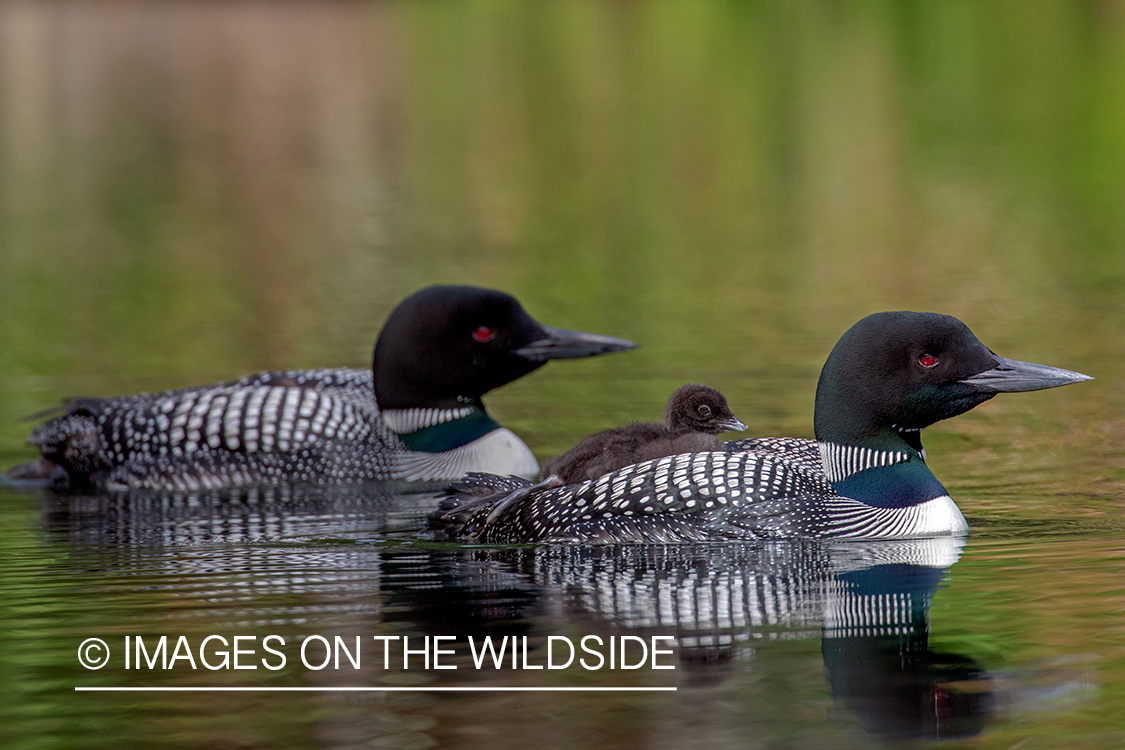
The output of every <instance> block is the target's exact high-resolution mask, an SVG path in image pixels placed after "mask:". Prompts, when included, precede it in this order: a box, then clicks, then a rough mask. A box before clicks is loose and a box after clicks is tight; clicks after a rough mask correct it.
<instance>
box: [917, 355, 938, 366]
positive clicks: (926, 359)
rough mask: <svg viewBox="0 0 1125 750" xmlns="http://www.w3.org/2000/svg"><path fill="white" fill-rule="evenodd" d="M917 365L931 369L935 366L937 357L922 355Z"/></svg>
mask: <svg viewBox="0 0 1125 750" xmlns="http://www.w3.org/2000/svg"><path fill="white" fill-rule="evenodd" d="M918 364H920V365H922V367H933V366H934V365H936V364H937V357H935V356H934V355H932V354H923V355H922V356H921V357H919V358H918Z"/></svg>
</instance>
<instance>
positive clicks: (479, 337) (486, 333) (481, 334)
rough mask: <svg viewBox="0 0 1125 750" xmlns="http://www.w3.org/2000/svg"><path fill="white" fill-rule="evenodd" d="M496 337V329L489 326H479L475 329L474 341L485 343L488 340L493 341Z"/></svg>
mask: <svg viewBox="0 0 1125 750" xmlns="http://www.w3.org/2000/svg"><path fill="white" fill-rule="evenodd" d="M494 338H496V331H494V330H492V329H491V328H489V327H488V326H477V329H476V330H475V331H473V341H479V342H480V343H482V344H483V343H484V342H486V341H492V339H494Z"/></svg>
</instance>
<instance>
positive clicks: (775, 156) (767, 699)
mask: <svg viewBox="0 0 1125 750" xmlns="http://www.w3.org/2000/svg"><path fill="white" fill-rule="evenodd" d="M0 35H2V39H0V95H2V105H0V351H2V352H3V356H0V466H3V467H7V466H10V465H12V464H14V463H16V462H18V461H22V460H26V459H28V458H30V457H31V456H32V455H33V452H32V450H31V449H30V448H29V447H27V446H26V445H25V443H24V441H25V439H26V436H27V433H28V431H29V429H30V427H31V425H30V424H29V423H26V422H20V421H19V420H20V419H21V418H23V417H24V416H26V415H28V414H31V413H33V412H36V411H38V410H40V409H43V408H46V407H49V406H52V405H54V404H57V403H59V401H60V400H61V399H63V398H66V397H69V396H99V395H112V394H118V393H128V392H133V391H141V390H148V391H152V390H161V389H165V388H172V387H179V386H187V385H193V384H199V383H206V382H210V381H215V380H221V379H227V378H233V377H237V376H239V375H242V374H245V373H248V372H253V371H257V370H262V369H270V368H292V367H320V366H333V365H348V366H366V365H367V363H368V360H369V357H370V352H371V346H372V342H373V341H374V338H375V335H376V333H377V331H378V327H379V325H380V323H381V321H382V320H383V318H384V317H385V316H386V314H387V313H388V312H389V311H390V309H391V308H392V307H393V306H394V304H395V303H396V302H397V301H398V300H399V299H401V298H402V297H403V296H405V295H406V294H408V293H410V292H411V291H413V290H415V289H417V288H418V287H420V286H422V285H424V284H428V283H438V282H462V283H475V284H481V285H486V286H493V287H498V288H503V289H505V290H508V291H510V292H512V293H514V294H516V295H517V296H518V297H519V298H520V299H521V300H523V301H524V303H525V304H526V306H527V307H528V309H529V310H530V311H531V313H532V314H533V315H535V316H536V317H538V318H539V319H540V320H542V321H544V322H546V323H548V324H551V325H557V326H563V327H570V328H578V329H584V330H591V331H599V332H603V333H606V334H611V335H616V336H622V337H626V338H630V339H632V340H635V341H637V342H638V343H639V344H641V348H640V349H638V350H637V351H634V352H629V353H627V354H623V355H619V356H612V357H604V358H598V359H593V360H588V361H582V362H556V363H552V364H550V365H548V366H547V367H545V368H544V369H543V370H541V371H539V372H536V373H534V374H533V375H531V376H529V377H527V378H525V379H523V380H521V381H519V382H517V383H514V384H512V385H510V386H508V387H505V388H504V389H502V390H500V391H498V392H496V393H494V394H491V395H490V397H489V398H488V399H487V401H488V404H489V406H490V407H491V409H492V411H493V413H494V415H495V416H496V417H497V419H498V420H499V421H500V422H501V423H503V424H504V425H505V426H508V427H510V428H512V429H514V430H515V431H516V432H518V433H519V434H520V435H521V436H523V437H524V439H525V440H526V441H527V442H528V444H529V445H530V446H531V447H532V449H533V450H534V451H535V452H536V453H537V455H539V456H540V457H541V458H544V459H545V458H547V457H550V456H552V455H554V454H556V453H558V452H561V451H562V450H564V449H566V448H567V447H569V445H571V444H572V443H573V442H574V441H575V440H576V439H577V438H578V437H580V436H582V435H584V434H586V433H588V432H590V431H592V430H596V429H601V428H605V427H611V426H616V425H618V424H621V423H622V422H625V421H628V420H640V419H653V418H656V417H657V416H658V415H659V414H660V413H661V412H662V409H663V405H664V403H665V401H666V399H667V397H668V395H669V394H670V393H671V392H672V390H673V389H674V388H675V387H676V386H678V385H680V384H682V383H684V382H690V381H703V382H708V383H711V384H712V385H715V386H717V387H719V388H721V389H722V390H723V391H724V392H725V393H726V394H727V395H728V398H729V400H730V403H731V405H732V408H733V410H734V412H735V414H736V415H737V416H739V417H740V418H741V419H742V420H743V421H744V422H746V423H747V424H749V425H750V434H754V435H796V436H805V437H807V436H811V432H812V424H811V422H812V420H811V415H812V403H813V392H814V389H815V383H816V378H817V374H818V372H819V368H820V365H821V363H822V362H823V360H824V358H825V356H826V355H827V353H828V351H829V350H830V349H831V346H832V344H833V343H834V342H835V340H836V339H837V338H838V336H839V335H840V334H841V333H842V332H843V331H844V330H845V329H846V328H847V327H848V326H849V325H850V324H851V323H852V322H854V321H855V320H857V319H858V318H859V317H861V316H863V315H865V314H867V313H870V312H873V311H877V310H887V309H916V310H917V309H920V310H934V311H939V312H945V313H949V314H953V315H956V316H958V317H960V318H962V319H963V320H965V321H966V322H967V323H968V324H969V326H970V327H971V328H972V329H973V330H974V331H975V332H976V333H977V335H978V336H979V337H980V338H981V340H982V341H984V342H985V343H986V344H987V345H989V346H990V347H992V348H993V349H994V350H995V351H997V352H998V353H1000V354H1002V355H1005V356H1009V357H1013V358H1016V359H1024V360H1030V361H1037V362H1042V363H1044V364H1050V365H1056V366H1060V367H1065V368H1069V369H1075V370H1079V371H1083V372H1087V373H1089V374H1092V375H1094V376H1095V377H1096V378H1097V379H1096V380H1095V381H1093V382H1090V383H1082V384H1078V385H1075V386H1071V387H1067V388H1064V389H1060V390H1056V391H1049V392H1043V393H1033V394H1015V395H1010V396H1001V397H999V398H997V399H996V400H994V401H992V402H989V403H987V404H985V405H983V406H981V407H979V408H978V409H976V410H974V411H973V412H971V413H970V414H967V415H965V416H962V417H959V418H958V419H956V420H953V421H950V422H947V423H942V424H939V425H937V426H936V427H934V428H931V429H930V430H928V431H927V433H926V446H927V450H928V455H929V462H930V464H931V467H932V468H933V470H934V472H935V474H936V475H937V476H938V477H939V478H940V479H941V480H942V481H943V483H944V484H945V485H946V487H947V488H948V489H949V490H950V491H951V493H952V495H953V496H954V498H955V499H956V500H957V501H958V503H959V504H960V506H961V508H962V509H963V511H964V512H965V514H966V516H967V518H968V520H969V523H970V526H971V527H972V534H971V535H970V536H969V538H968V539H967V540H965V541H964V543H963V544H957V545H953V546H952V547H950V546H943V545H941V544H936V543H931V544H921V543H919V544H914V545H897V546H896V545H884V546H880V545H837V546H831V545H830V546H827V547H822V546H816V545H802V544H770V545H757V544H752V543H744V544H716V545H702V546H694V545H689V546H685V547H677V546H672V547H659V546H652V547H650V546H645V545H639V546H623V547H613V546H610V547H591V548H584V547H580V546H546V547H531V548H516V549H494V548H463V547H459V546H456V545H433V544H429V543H426V542H425V541H423V540H420V539H419V538H418V536H417V533H416V532H417V530H418V529H419V528H420V526H421V522H422V519H423V518H424V515H425V513H426V512H427V511H428V510H429V509H430V508H432V507H433V504H434V502H435V500H434V499H433V497H432V495H431V494H429V493H425V492H413V493H407V492H404V491H403V490H404V488H402V487H380V486H364V487H359V488H345V489H323V488H319V489H318V488H300V487H298V488H283V489H259V490H255V491H239V492H235V493H210V494H200V495H182V496H177V495H159V494H152V493H135V494H128V495H103V496H83V495H71V494H60V493H53V492H32V491H23V490H14V489H11V488H0V521H2V523H0V550H2V552H3V554H2V555H0V691H2V694H3V695H4V696H5V700H4V701H3V702H2V703H0V718H2V721H0V740H3V741H4V744H5V745H6V746H13V747H27V748H38V747H51V748H54V747H59V748H67V747H90V746H95V747H97V746H105V747H120V746H122V745H125V744H129V743H135V744H139V743H149V744H155V743H160V744H161V745H162V746H171V747H176V746H182V747H196V746H200V745H204V744H206V745H214V746H233V747H258V746H262V747H266V746H277V745H291V746H299V747H354V746H372V745H373V746H376V747H418V748H422V747H431V746H451V747H458V746H474V747H475V746H479V745H480V744H481V743H485V742H487V743H488V744H489V745H490V746H495V747H509V746H510V747H526V746H528V745H532V744H533V743H538V744H540V745H544V746H548V745H549V746H563V747H637V746H643V747H655V748H660V747H672V746H675V747H728V746H729V747H734V746H739V747H747V746H749V747H770V748H789V747H792V748H809V747H813V748H815V747H824V748H848V747H857V748H859V747H864V748H866V747H870V746H872V744H873V743H884V744H891V745H899V744H905V745H908V746H914V745H918V744H922V745H926V746H970V747H981V748H1011V747H1021V748H1033V747H1051V748H1058V747H1082V748H1088V747H1094V748H1097V747H1105V748H1113V747H1120V746H1122V745H1125V722H1123V720H1122V718H1121V717H1122V715H1123V709H1125V615H1123V612H1125V586H1123V584H1122V579H1121V570H1122V566H1123V557H1125V554H1123V545H1122V543H1121V539H1122V531H1123V529H1122V526H1123V525H1125V524H1123V522H1122V511H1123V504H1125V462H1123V460H1122V455H1123V447H1125V420H1123V417H1122V415H1123V414H1125V389H1123V387H1122V385H1121V384H1122V382H1123V379H1122V375H1123V374H1125V365H1123V362H1125V333H1123V332H1125V213H1122V211H1121V210H1120V207H1121V206H1122V205H1123V204H1125V114H1123V113H1125V88H1123V87H1122V81H1125V54H1123V50H1125V15H1123V14H1122V13H1121V11H1120V9H1119V8H1118V6H1117V5H1115V4H1113V3H1083V4H1077V3H1069V2H1042V3H1037V4H1036V5H1035V8H1034V11H1029V10H1028V9H1027V6H1026V4H1023V3H1019V4H1011V5H1005V4H989V5H981V4H977V3H970V2H964V3H961V2H947V3H939V4H921V5H917V6H909V7H907V6H902V5H900V4H894V3H886V4H882V3H864V4H856V5H850V4H836V5H832V6H823V7H821V6H816V5H807V6H806V5H800V4H794V3H782V2H778V3H771V2H762V3H748V4H728V3H721V2H700V1H697V0H690V1H684V2H640V3H595V2H585V3H572V2H558V3H555V2H540V3H535V4H523V3H505V2H475V1H472V2H455V3H442V4H435V3H424V2H417V3H415V2H387V3H365V2H339V3H337V2H327V3H317V4H308V5H305V4H297V3H284V4H267V3H255V2H234V3H222V4H212V3H208V4H198V3H176V2H165V3H158V4H131V3H125V4H120V3H118V4H105V3H95V2H73V3H24V2H9V3H4V4H2V5H0ZM162 634H163V635H169V636H177V637H178V636H180V635H183V636H185V637H186V638H187V639H188V640H189V641H190V642H192V643H195V644H197V643H198V642H199V641H201V640H202V639H203V638H206V637H207V636H208V635H214V634H217V635H222V636H224V637H227V638H233V637H234V636H254V637H256V638H257V639H258V640H257V641H256V643H260V642H261V640H262V639H264V638H265V636H267V635H271V634H275V635H279V636H282V637H284V638H285V639H286V642H287V645H288V646H289V647H290V650H289V657H290V658H289V661H288V662H287V665H286V667H284V668H282V669H279V670H276V671H274V670H268V669H266V668H264V667H261V666H260V667H259V668H258V669H257V670H253V671H251V670H238V671H235V670H233V669H228V670H217V671H210V670H206V669H204V668H202V667H201V668H199V669H196V670H194V671H192V670H190V669H189V668H187V665H186V663H185V662H183V661H179V662H177V663H176V664H175V666H174V667H173V668H172V669H169V670H167V671H164V670H159V669H157V670H155V671H149V670H132V669H131V670H126V669H125V668H124V664H123V662H121V661H120V659H121V658H122V654H121V649H120V647H119V646H118V644H123V642H124V638H125V637H127V636H128V637H130V638H135V637H137V636H141V637H143V638H146V639H153V638H157V637H159V636H160V635H162ZM312 634H318V635H322V636H324V637H328V638H330V639H332V638H334V637H335V636H337V635H339V636H341V637H344V638H353V637H354V636H356V635H360V636H363V637H364V638H368V639H369V638H370V637H371V636H374V635H380V636H401V637H410V638H412V639H417V638H425V637H426V636H430V637H433V636H437V635H454V636H458V637H460V638H461V639H462V641H461V645H463V644H464V639H467V638H468V637H469V636H474V637H476V638H483V637H484V636H493V637H496V638H501V639H502V638H503V637H505V636H507V637H508V638H509V639H511V638H517V637H518V638H519V639H520V641H519V643H520V644H521V645H522V643H523V641H522V639H523V638H524V637H525V636H526V637H527V639H528V641H527V642H528V648H529V660H530V662H529V663H530V664H537V663H543V659H545V658H546V657H545V651H546V649H547V647H548V643H549V638H550V637H551V636H555V637H559V636H565V637H568V638H571V639H572V640H574V641H575V642H577V641H578V639H580V638H581V637H583V636H585V635H597V636H599V637H601V638H602V639H603V640H608V639H609V638H610V637H616V638H620V637H622V636H635V637H637V638H651V637H652V636H663V635H670V636H674V637H675V638H676V639H677V640H676V645H675V655H674V657H672V658H671V659H670V663H673V664H674V665H675V667H676V668H675V669H674V670H655V669H651V668H644V669H636V670H622V669H616V670H612V671H611V670H609V669H604V670H585V669H582V668H568V669H563V670H533V669H522V668H517V669H511V668H505V669H500V670H497V669H482V670H477V669H474V668H472V666H473V664H472V659H471V656H470V655H468V654H466V653H465V652H464V650H463V649H462V651H460V652H458V653H456V654H455V655H454V656H452V657H450V661H449V663H451V664H456V665H457V666H458V667H459V668H458V669H457V670H443V671H440V672H439V671H437V670H428V671H427V670H424V669H420V670H402V669H390V670H384V669H376V668H375V663H374V662H368V661H365V663H364V667H363V669H361V670H360V671H359V672H358V673H356V672H353V671H352V670H351V668H350V666H346V665H345V669H342V670H336V669H331V670H330V669H324V670H311V669H306V668H304V667H303V666H302V665H301V664H300V663H299V660H297V659H296V655H295V653H294V652H293V651H292V646H293V644H296V643H298V642H299V641H300V639H301V638H304V637H306V636H308V635H312ZM95 636H96V637H101V638H104V639H105V640H106V641H107V643H109V644H110V645H111V646H117V648H116V649H115V651H114V653H115V659H116V660H115V661H113V662H111V664H110V665H109V666H107V667H105V668H103V669H101V670H97V671H88V670H85V669H83V668H81V667H80V666H79V664H78V662H77V658H76V654H77V649H78V646H79V644H80V643H81V642H82V641H83V640H84V639H85V638H88V637H95ZM150 642H151V641H150ZM400 642H401V641H399V643H400ZM244 643H249V641H244ZM415 643H417V641H415ZM630 643H635V642H633V641H630ZM371 645H374V641H371ZM261 655H262V652H261V651H260V650H259V652H258V656H259V657H260V656H261ZM267 656H268V655H267ZM252 661H254V663H259V664H260V662H258V661H257V660H256V658H253V659H252ZM154 685H155V686H164V687H191V686H208V685H209V686H246V685H259V686H278V687H282V686H284V687H334V686H347V685H353V686H355V685H366V686H387V687H411V686H415V687H425V686H444V687H495V686H554V687H606V686H623V687H630V686H631V687H675V688H677V690H676V692H649V693H641V692H636V693H618V694H608V693H577V692H572V693H518V694H517V693H487V692H485V693H471V694H468V693H466V694H461V693H441V692H394V693H328V692H324V693H296V692H294V693H284V692H277V693H268V694H266V693H171V692H164V693H144V694H140V693H128V694H117V693H76V692H75V691H74V687H76V686H154ZM926 737H928V738H930V739H924V738H926Z"/></svg>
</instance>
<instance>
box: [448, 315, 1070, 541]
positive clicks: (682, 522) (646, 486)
mask: <svg viewBox="0 0 1125 750" xmlns="http://www.w3.org/2000/svg"><path fill="white" fill-rule="evenodd" d="M1090 379H1091V378H1090V377H1089V376H1087V375H1082V374H1080V373H1077V372H1071V371H1069V370H1061V369H1058V368H1054V367H1047V366H1044V365H1036V364H1031V363H1027V362H1018V361H1015V360H1011V359H1007V358H1005V357H1000V356H998V355H996V354H994V353H993V352H992V351H991V350H989V349H988V348H987V347H986V346H985V345H984V344H982V343H981V342H980V341H979V340H978V339H977V338H976V337H975V336H974V335H973V334H972V332H971V331H970V330H969V328H968V327H967V326H966V325H965V324H964V323H962V322H961V321H960V320H957V319H956V318H953V317H950V316H948V315H939V314H935V313H915V312H886V313H876V314H874V315H870V316H868V317H866V318H864V319H863V320H861V321H859V322H858V323H856V324H855V325H854V326H852V328H851V329H849V330H848V331H847V332H846V333H845V334H844V335H843V337H842V338H841V339H840V341H839V342H838V343H837V344H836V346H835V348H833V350H832V352H831V354H830V355H829V357H828V360H827V361H826V362H825V365H824V368H823V370H822V371H821V375H820V381H819V383H818V385H817V392H816V406H815V418H814V429H815V432H816V438H817V439H816V441H811V440H801V439H796V438H765V439H751V440H744V441H738V442H736V443H733V444H730V445H729V447H728V450H727V451H725V452H709V453H688V454H683V455H678V456H671V457H667V458H660V459H657V460H655V461H647V462H644V463H640V464H635V465H632V466H628V467H625V468H623V469H619V470H617V471H614V472H611V473H610V474H607V475H605V476H603V477H600V478H599V479H596V480H590V481H585V482H581V483H579V484H572V485H567V486H564V487H559V488H555V489H542V490H534V491H530V492H527V493H526V495H525V496H524V497H521V498H520V500H519V502H508V503H506V505H505V507H503V508H502V509H500V511H499V512H497V508H496V507H495V506H485V507H478V506H476V504H475V503H467V504H466V506H468V507H470V508H471V510H470V512H468V513H462V512H459V510H458V509H457V508H452V509H450V510H447V511H445V512H444V514H441V513H439V514H435V516H434V517H433V518H432V520H431V526H430V528H431V530H432V532H433V534H434V536H436V537H438V538H456V539H463V540H468V541H475V542H485V543H519V542H542V541H608V542H612V541H638V542H647V541H670V542H676V541H702V540H711V539H730V538H739V539H763V538H764V539H771V538H814V539H815V538H820V539H825V538H870V539H881V538H882V539H896V538H911V537H927V536H939V535H963V534H965V533H966V532H967V531H968V524H967V523H966V522H965V517H964V516H963V515H962V514H961V511H960V510H959V509H958V508H957V505H956V504H955V503H954V502H953V501H952V500H951V499H950V497H949V494H948V493H947V492H946V490H945V488H944V487H943V486H942V485H941V483H940V482H939V481H938V480H937V478H935V477H934V475H933V474H932V473H931V472H930V470H929V468H927V466H926V463H925V454H924V452H923V450H922V443H921V431H922V429H923V428H925V427H928V426H929V425H931V424H933V423H934V422H937V421H939V420H942V419H948V418H949V417H954V416H956V415H958V414H962V413H964V412H966V411H968V410H970V409H972V408H973V407H975V406H977V405H978V404H981V403H983V402H985V401H987V400H988V399H990V398H992V397H993V396H995V395H996V394H997V393H1006V392H1018V391H1035V390H1041V389H1044V388H1053V387H1056V386H1062V385H1066V384H1068V383H1075V382H1079V381H1082V380H1090ZM488 481H490V480H489V479H488V478H486V477H482V476H480V475H474V476H472V477H469V478H468V480H466V482H467V483H468V484H470V485H473V486H475V487H476V488H477V491H478V493H479V491H480V490H479V488H480V486H481V485H484V484H486V483H487V482H488ZM496 484H497V485H498V486H500V487H502V488H503V489H505V490H507V491H509V492H511V490H512V488H513V487H516V486H520V485H524V486H526V483H525V482H520V481H519V480H515V479H503V480H500V481H497V482H496ZM513 494H515V493H513Z"/></svg>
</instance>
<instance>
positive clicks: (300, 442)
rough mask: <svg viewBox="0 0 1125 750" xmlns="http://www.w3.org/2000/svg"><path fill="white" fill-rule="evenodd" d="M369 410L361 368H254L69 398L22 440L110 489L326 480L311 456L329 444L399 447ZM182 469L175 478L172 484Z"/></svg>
mask: <svg viewBox="0 0 1125 750" xmlns="http://www.w3.org/2000/svg"><path fill="white" fill-rule="evenodd" d="M378 414H379V410H378V406H377V405H376V404H375V398H374V395H373V392H372V387H371V373H370V372H368V371H365V370H351V369H324V370H304V371H300V370H293V371H279V372H263V373H257V374H254V375H248V376H246V377H243V378H240V379H238V380H234V381H230V382H226V383H219V384H215V385H210V386H202V387H197V388H184V389H180V390H175V391H165V392H162V393H152V394H148V393H146V394H139V395H134V396H121V397H116V398H106V399H75V400H73V401H72V402H70V404H69V407H68V413H66V414H64V415H63V416H60V417H57V418H55V419H52V420H50V421H48V422H46V423H44V424H42V425H40V426H39V427H37V428H36V429H35V430H34V431H33V432H32V434H31V438H30V442H31V443H32V444H33V445H37V446H39V447H40V449H41V450H42V451H43V455H44V457H46V458H47V459H49V460H51V461H54V462H55V463H58V464H60V465H61V466H63V467H64V468H66V469H67V471H68V473H70V474H71V476H72V477H75V476H77V477H78V478H87V479H92V480H96V481H99V482H100V481H105V483H107V484H108V485H110V486H115V485H120V486H125V487H138V486H146V487H166V488H168V489H184V488H185V486H184V485H185V483H186V487H189V488H190V487H214V486H220V485H221V484H222V483H224V482H227V481H228V479H229V477H231V476H234V475H238V476H241V475H243V474H246V476H245V477H242V481H253V482H257V481H269V480H270V479H280V478H287V479H288V480H289V481H303V480H307V481H320V480H323V479H332V478H333V477H332V476H330V475H329V476H325V475H324V472H325V471H326V469H325V468H324V467H323V463H324V461H323V458H322V457H321V455H320V454H321V453H324V454H327V451H323V450H322V449H323V448H325V447H327V446H328V445H329V444H332V446H333V449H334V450H336V449H338V447H339V446H340V445H342V444H343V445H353V446H359V447H358V448H356V449H353V450H352V451H351V452H348V453H349V454H350V457H352V458H355V457H356V456H357V455H364V454H367V453H370V452H372V450H373V449H372V445H373V444H374V445H378V446H380V448H381V449H382V450H386V448H388V447H396V448H398V447H401V446H400V445H399V443H398V440H397V438H395V437H394V435H393V434H392V433H391V432H390V431H389V430H388V429H386V428H385V427H383V426H382V424H381V423H379V422H378V421H377V417H378ZM378 450H379V449H378V448H377V449H375V451H378ZM342 460H343V458H342V457H341V458H334V459H333V463H334V464H336V465H339V464H340V463H341V461H342ZM318 467H319V468H318ZM184 471H186V472H187V473H186V475H185V478H184V480H183V481H173V477H174V476H175V474H176V473H177V472H184ZM247 472H249V473H248V474H247ZM279 472H285V473H279ZM99 473H101V474H102V475H103V476H98V475H99ZM105 474H108V476H104V475H105ZM146 477H150V478H146ZM366 478H377V477H376V476H371V477H366Z"/></svg>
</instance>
